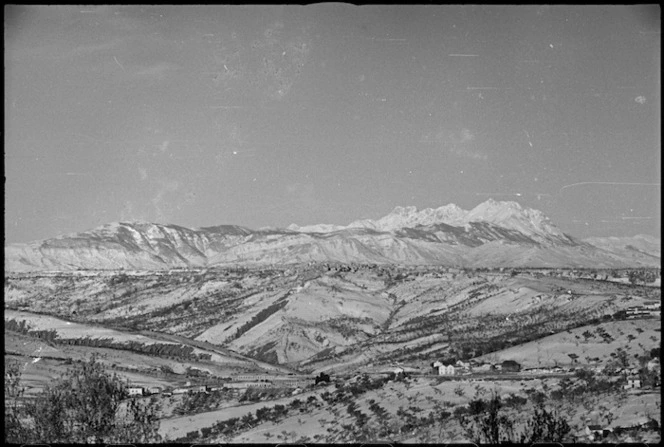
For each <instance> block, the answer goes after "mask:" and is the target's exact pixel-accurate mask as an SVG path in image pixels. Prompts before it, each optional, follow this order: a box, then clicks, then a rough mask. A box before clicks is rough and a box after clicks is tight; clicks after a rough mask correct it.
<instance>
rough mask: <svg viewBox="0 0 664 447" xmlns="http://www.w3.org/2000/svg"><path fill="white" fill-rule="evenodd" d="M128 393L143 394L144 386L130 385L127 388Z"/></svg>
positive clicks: (131, 394)
mask: <svg viewBox="0 0 664 447" xmlns="http://www.w3.org/2000/svg"><path fill="white" fill-rule="evenodd" d="M127 393H128V394H129V395H130V396H142V395H143V388H140V387H129V388H127Z"/></svg>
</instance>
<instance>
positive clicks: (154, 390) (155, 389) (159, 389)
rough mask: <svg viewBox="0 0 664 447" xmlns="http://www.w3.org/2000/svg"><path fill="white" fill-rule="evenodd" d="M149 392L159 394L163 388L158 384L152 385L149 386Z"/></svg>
mask: <svg viewBox="0 0 664 447" xmlns="http://www.w3.org/2000/svg"><path fill="white" fill-rule="evenodd" d="M148 393H149V394H159V393H161V388H160V387H158V386H151V387H150V388H148Z"/></svg>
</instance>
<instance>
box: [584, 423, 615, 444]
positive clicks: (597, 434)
mask: <svg viewBox="0 0 664 447" xmlns="http://www.w3.org/2000/svg"><path fill="white" fill-rule="evenodd" d="M612 431H613V430H611V429H610V428H604V427H602V426H601V425H586V430H585V432H586V435H588V439H590V440H591V441H595V440H598V439H603V438H606V437H607V436H608V435H609V434H610V433H611V432H612Z"/></svg>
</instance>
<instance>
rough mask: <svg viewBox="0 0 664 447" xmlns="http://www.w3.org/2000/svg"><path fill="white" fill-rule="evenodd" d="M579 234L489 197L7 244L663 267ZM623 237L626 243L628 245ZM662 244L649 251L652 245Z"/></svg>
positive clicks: (37, 263)
mask: <svg viewBox="0 0 664 447" xmlns="http://www.w3.org/2000/svg"><path fill="white" fill-rule="evenodd" d="M592 242H593V240H586V241H579V240H576V239H574V238H573V237H570V236H568V235H566V234H565V233H563V232H562V231H561V230H560V229H558V228H557V227H555V226H554V225H553V224H552V223H551V222H550V220H549V219H548V218H547V217H546V216H545V215H544V214H543V213H542V212H541V211H538V210H533V209H530V208H524V207H522V206H521V205H519V204H518V203H516V202H496V201H494V200H491V199H490V200H487V201H486V202H484V203H481V204H479V205H478V206H477V207H475V208H474V209H472V210H470V211H464V210H462V209H461V208H459V207H457V206H456V205H453V204H450V205H446V206H442V207H440V208H437V209H431V208H427V209H424V210H421V211H418V210H417V209H416V208H415V207H405V208H404V207H397V208H395V209H394V210H393V211H392V212H391V213H390V214H388V215H387V216H385V217H383V218H381V219H378V220H375V221H374V220H370V219H365V220H360V221H355V222H352V223H351V224H349V225H348V226H339V225H327V224H323V225H311V226H304V227H300V226H297V225H291V226H289V227H288V228H287V229H261V230H251V229H248V228H244V227H240V226H235V225H220V226H215V227H205V228H198V229H189V228H184V227H181V226H177V225H160V224H153V223H144V222H120V223H112V224H107V225H104V226H102V227H99V228H97V229H94V230H90V231H86V232H82V233H78V234H73V235H68V236H61V237H58V238H55V239H48V240H44V241H37V242H31V243H27V244H12V245H9V246H7V247H5V271H40V270H42V271H43V270H76V269H106V270H108V269H133V270H163V269H171V268H198V267H208V266H215V265H229V264H232V265H237V264H242V265H270V264H292V263H301V262H341V263H351V262H354V263H363V264H435V265H449V266H468V267H476V266H478V267H511V266H514V267H521V266H543V267H558V266H560V267H564V266H575V267H584V266H586V267H595V266H602V267H640V266H658V265H659V262H660V258H659V241H658V240H651V239H648V238H647V237H637V238H634V240H632V241H631V244H629V243H626V244H623V245H620V243H618V242H616V241H607V240H604V239H603V240H599V239H598V240H596V241H595V242H596V244H597V246H594V245H592ZM621 243H622V242H621ZM651 246H652V247H654V248H648V247H651Z"/></svg>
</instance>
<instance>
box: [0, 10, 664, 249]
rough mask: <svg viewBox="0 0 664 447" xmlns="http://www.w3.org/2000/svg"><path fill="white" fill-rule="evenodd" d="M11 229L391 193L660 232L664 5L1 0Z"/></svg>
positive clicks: (336, 218) (184, 220)
mask: <svg viewBox="0 0 664 447" xmlns="http://www.w3.org/2000/svg"><path fill="white" fill-rule="evenodd" d="M4 12H5V27H4V30H5V41H4V44H5V61H4V62H5V134H4V139H5V237H6V242H8V243H10V242H24V241H29V240H36V239H44V238H50V237H55V236H58V235H61V234H66V233H72V232H78V231H84V230H87V229H91V228H94V227H96V226H99V225H102V224H104V223H108V222H114V221H127V220H141V221H149V222H157V223H172V224H178V225H183V226H187V227H191V228H196V227H202V226H212V225H220V224H237V225H243V226H247V227H249V228H260V227H264V226H277V227H285V226H287V225H289V224H291V223H297V224H299V225H307V224H315V223H333V224H348V223H350V222H351V221H353V220H356V219H361V218H372V219H377V218H379V217H381V216H384V215H386V214H388V213H389V212H390V211H391V210H392V209H393V208H394V207H395V206H409V205H414V206H417V207H418V208H426V207H439V206H442V205H446V204H449V203H455V204H457V205H459V206H460V207H462V208H464V209H471V208H473V207H474V206H476V205H478V204H479V203H481V202H483V201H485V200H487V199H489V198H490V197H492V198H494V199H495V200H515V201H518V202H519V203H521V204H522V205H524V206H528V207H532V208H536V209H539V210H541V211H543V212H544V213H545V214H547V215H548V216H549V217H550V218H551V220H552V221H553V222H554V223H555V224H556V225H558V226H559V227H560V228H561V229H562V230H563V231H565V232H567V233H569V234H571V235H573V236H577V237H588V236H609V235H613V236H632V235H636V234H651V235H655V236H660V226H661V204H660V197H661V185H660V182H661V128H660V127H661V96H660V95H661V76H660V74H661V73H660V66H661V59H660V40H661V34H660V30H661V28H660V12H659V8H658V7H654V6H646V7H633V6H627V7H626V6H603V7H588V6H585V7H583V6H558V7H556V6H499V7H489V6H478V7H470V6H362V7H357V6H351V5H343V4H326V5H314V6H170V7H168V6H145V7H138V6H131V7H129V6H105V7H97V6H89V7H88V6H39V7H30V6H20V7H5V11H4Z"/></svg>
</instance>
